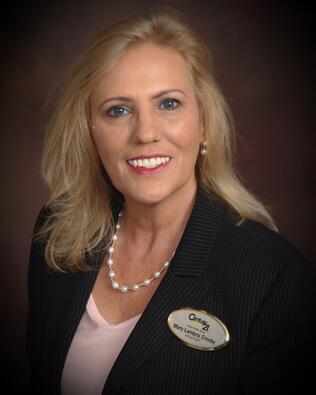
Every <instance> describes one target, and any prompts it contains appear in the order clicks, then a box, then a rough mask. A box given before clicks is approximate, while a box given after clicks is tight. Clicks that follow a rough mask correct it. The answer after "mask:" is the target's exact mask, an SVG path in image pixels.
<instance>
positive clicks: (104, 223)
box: [34, 7, 276, 271]
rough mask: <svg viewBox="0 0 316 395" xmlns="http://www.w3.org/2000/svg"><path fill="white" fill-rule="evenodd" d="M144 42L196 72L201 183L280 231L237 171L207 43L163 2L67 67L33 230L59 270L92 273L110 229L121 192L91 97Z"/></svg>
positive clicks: (110, 32)
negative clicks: (44, 192)
mask: <svg viewBox="0 0 316 395" xmlns="http://www.w3.org/2000/svg"><path fill="white" fill-rule="evenodd" d="M143 43H153V44H157V45H161V46H164V47H168V48H171V49H173V50H175V51H176V52H177V53H179V54H181V55H182V56H183V58H184V59H185V61H186V64H187V66H188V69H189V71H190V75H191V78H192V81H193V83H194V87H195V92H196V97H197V100H198V102H199V105H200V109H201V110H200V111H201V114H200V115H201V120H202V125H201V127H202V128H203V132H204V136H205V140H206V141H207V155H206V156H204V157H199V158H198V160H197V163H196V176H197V182H198V184H199V185H200V186H202V187H203V188H204V189H205V190H206V191H208V192H209V193H210V194H212V195H214V194H216V195H218V196H219V197H221V198H222V199H223V200H224V201H225V202H226V203H227V204H228V205H229V206H230V207H231V208H232V209H233V211H234V212H235V213H236V214H238V217H239V222H238V224H241V223H242V222H243V221H244V220H245V219H246V218H249V219H253V220H256V221H258V222H261V223H263V224H265V225H266V226H268V227H270V228H271V229H274V230H276V226H275V224H274V222H273V219H272V218H271V216H270V214H269V213H268V211H267V210H266V208H265V207H264V206H263V204H262V203H261V202H260V201H259V200H258V199H257V198H256V197H255V196H254V195H253V194H252V193H250V192H249V191H248V190H247V189H246V188H245V187H244V186H243V185H242V183H241V182H240V181H239V178H238V176H237V175H236V171H235V169H234V168H235V166H234V163H233V157H234V155H233V153H234V149H235V133H234V128H233V122H232V116H231V113H230V110H229V108H228V105H227V103H226V101H225V99H224V97H223V95H222V93H221V91H220V89H219V87H218V85H217V83H216V81H215V78H214V72H213V66H212V59H211V55H210V52H209V49H208V47H207V46H206V45H205V44H204V42H203V41H202V40H201V39H200V38H199V37H198V36H197V35H196V33H195V32H193V31H192V29H191V28H190V26H189V25H188V23H187V22H186V20H185V18H184V17H183V15H182V14H181V13H179V12H178V11H177V10H175V9H173V8H170V7H158V8H157V9H153V10H152V11H150V12H149V13H148V14H147V15H144V16H138V15H134V16H131V17H130V18H128V19H126V20H123V21H121V22H118V23H116V24H114V25H111V26H110V27H108V28H106V29H105V30H104V31H102V32H101V33H100V34H99V35H98V36H97V37H96V39H95V41H94V42H93V43H92V45H91V46H90V48H89V49H88V50H87V51H86V52H84V53H83V54H82V55H81V57H80V58H79V59H78V60H77V62H76V63H75V64H74V65H73V66H72V67H71V68H70V69H69V72H68V77H67V79H66V81H65V83H64V85H63V92H62V95H61V98H60V100H59V102H58V105H57V107H56V109H55V112H54V114H53V116H52V118H51V120H50V122H49V124H48V126H47V129H46V135H45V140H44V152H43V159H42V166H41V169H42V175H43V179H44V182H45V183H46V185H47V186H48V188H49V191H50V197H49V199H48V201H47V203H46V205H45V206H46V207H48V208H49V210H50V214H49V215H48V216H47V218H46V220H45V221H44V223H43V224H42V226H41V229H40V230H39V232H37V233H36V234H35V235H34V238H42V237H44V238H45V240H46V241H47V243H46V246H45V259H46V261H47V263H48V265H49V266H50V267H52V268H53V269H55V270H60V271H63V269H68V270H70V271H78V270H81V271H86V270H90V267H89V266H88V265H87V264H86V263H85V259H84V257H85V254H87V253H88V254H92V253H93V252H95V249H96V247H97V246H99V245H100V242H101V241H104V240H109V236H110V234H111V233H112V230H113V218H112V206H113V198H114V196H115V193H114V188H113V186H112V185H111V182H110V180H109V179H108V177H107V176H106V174H105V172H104V169H103V168H102V164H101V161H100V159H99V157H98V154H97V152H96V149H95V147H94V145H93V143H92V140H91V137H90V132H89V96H90V94H91V91H92V88H93V86H94V85H95V84H96V83H97V82H98V80H100V79H101V78H102V76H104V75H106V73H107V72H108V71H109V70H111V69H112V68H113V67H114V66H115V65H116V64H117V62H118V61H119V59H120V58H121V57H122V56H123V55H124V54H125V53H126V51H127V50H128V49H130V48H131V46H132V45H139V44H143Z"/></svg>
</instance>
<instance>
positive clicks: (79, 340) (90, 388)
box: [61, 294, 141, 395]
mask: <svg viewBox="0 0 316 395" xmlns="http://www.w3.org/2000/svg"><path fill="white" fill-rule="evenodd" d="M140 316H141V314H139V315H137V316H135V317H133V318H131V319H129V320H127V321H123V322H120V323H119V324H117V325H111V324H108V323H107V322H106V321H105V319H104V318H103V317H102V316H101V314H100V313H99V311H98V309H97V307H96V305H95V302H94V299H93V296H92V294H90V297H89V300H88V303H87V306H86V311H85V313H84V314H83V316H82V318H81V321H80V323H79V326H78V328H77V331H76V333H75V336H74V338H73V340H72V343H71V345H70V348H69V351H68V355H67V358H66V361H65V365H64V369H63V374H62V380H61V393H62V395H74V394H76V395H100V394H101V392H102V389H103V386H104V383H105V381H106V379H107V377H108V375H109V373H110V370H111V368H112V366H113V364H114V362H115V360H116V358H117V357H118V355H119V353H120V351H121V350H122V348H123V346H124V344H125V342H126V340H127V338H128V336H129V335H130V333H131V332H132V330H133V328H134V326H135V325H136V323H137V321H138V319H139V318H140Z"/></svg>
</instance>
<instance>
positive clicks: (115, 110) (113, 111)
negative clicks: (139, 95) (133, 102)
mask: <svg viewBox="0 0 316 395" xmlns="http://www.w3.org/2000/svg"><path fill="white" fill-rule="evenodd" d="M124 111H126V112H127V109H126V108H125V107H123V106H113V107H111V108H110V109H109V110H108V111H107V114H108V115H110V116H111V117H114V118H119V117H121V116H122V115H126V113H124Z"/></svg>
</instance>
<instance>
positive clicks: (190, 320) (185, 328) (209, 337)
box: [167, 307, 229, 351]
mask: <svg viewBox="0 0 316 395" xmlns="http://www.w3.org/2000/svg"><path fill="white" fill-rule="evenodd" d="M167 322H168V326H169V328H170V330H171V332H172V333H173V334H174V335H176V336H177V337H178V338H179V339H180V340H182V341H183V343H185V344H186V345H187V346H189V347H192V348H196V349H198V350H202V351H212V350H217V349H219V348H222V347H224V346H225V345H226V344H227V343H228V342H229V332H228V330H227V328H226V326H225V324H224V323H223V322H222V321H221V320H220V319H219V318H217V317H215V316H214V315H212V314H210V313H208V312H207V311H203V310H196V309H193V308H192V307H183V308H181V309H179V310H174V311H173V312H172V313H170V314H169V317H168V321H167Z"/></svg>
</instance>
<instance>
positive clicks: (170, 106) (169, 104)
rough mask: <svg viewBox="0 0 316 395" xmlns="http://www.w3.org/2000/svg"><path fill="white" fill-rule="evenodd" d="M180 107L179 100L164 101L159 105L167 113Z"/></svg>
mask: <svg viewBox="0 0 316 395" xmlns="http://www.w3.org/2000/svg"><path fill="white" fill-rule="evenodd" d="M180 105H181V102H180V100H177V99H171V98H168V99H165V100H163V101H162V103H161V106H162V107H163V109H165V110H167V111H173V110H175V109H176V108H177V107H179V106H180Z"/></svg>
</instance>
